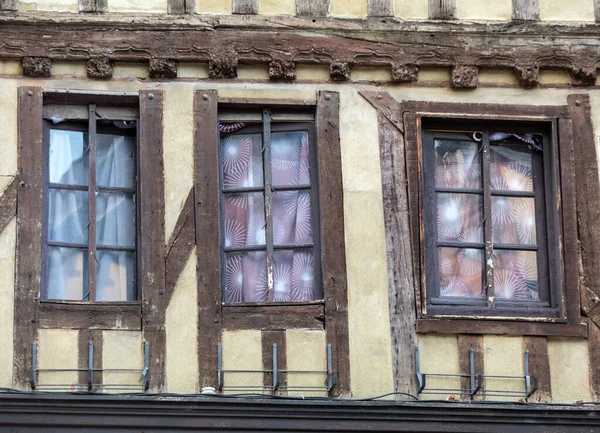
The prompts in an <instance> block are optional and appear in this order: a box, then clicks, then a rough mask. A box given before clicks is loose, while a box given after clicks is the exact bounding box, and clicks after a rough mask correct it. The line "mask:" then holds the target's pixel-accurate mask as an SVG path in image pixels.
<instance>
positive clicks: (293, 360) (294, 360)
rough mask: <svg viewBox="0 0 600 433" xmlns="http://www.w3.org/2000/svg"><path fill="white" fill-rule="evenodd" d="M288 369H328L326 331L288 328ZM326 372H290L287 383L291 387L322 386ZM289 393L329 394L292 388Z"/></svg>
mask: <svg viewBox="0 0 600 433" xmlns="http://www.w3.org/2000/svg"><path fill="white" fill-rule="evenodd" d="M285 342H286V353H287V369H288V370H296V371H300V370H305V371H315V370H321V371H326V370H327V343H326V341H325V332H324V331H317V330H309V329H288V330H287V331H286V333H285ZM324 382H325V374H324V373H322V372H321V373H289V374H288V375H287V384H288V386H290V387H297V386H304V387H309V386H310V387H322V386H323V383H324ZM288 395H293V396H298V395H303V396H321V397H323V396H327V392H318V391H315V392H306V391H302V392H298V391H293V389H290V390H289V391H288Z"/></svg>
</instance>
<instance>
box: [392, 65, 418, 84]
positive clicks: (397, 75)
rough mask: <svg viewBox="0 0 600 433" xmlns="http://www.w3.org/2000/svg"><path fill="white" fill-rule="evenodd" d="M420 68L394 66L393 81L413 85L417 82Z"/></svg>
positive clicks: (415, 66)
mask: <svg viewBox="0 0 600 433" xmlns="http://www.w3.org/2000/svg"><path fill="white" fill-rule="evenodd" d="M418 75H419V67H418V66H417V65H413V64H408V65H406V64H402V65H393V66H392V81H394V82H396V83H413V82H415V81H417V78H418Z"/></svg>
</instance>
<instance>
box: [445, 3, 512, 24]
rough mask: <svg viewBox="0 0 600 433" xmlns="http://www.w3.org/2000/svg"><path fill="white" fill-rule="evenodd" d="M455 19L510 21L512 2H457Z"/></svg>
mask: <svg viewBox="0 0 600 433" xmlns="http://www.w3.org/2000/svg"><path fill="white" fill-rule="evenodd" d="M456 18H457V19H460V20H510V19H512V0H494V1H481V0H457V2H456Z"/></svg>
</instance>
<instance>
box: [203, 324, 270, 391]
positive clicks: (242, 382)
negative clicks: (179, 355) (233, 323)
mask: <svg viewBox="0 0 600 433" xmlns="http://www.w3.org/2000/svg"><path fill="white" fill-rule="evenodd" d="M200 332H202V330H200ZM223 369H224V370H262V369H263V363H262V333H261V331H260V330H248V331H224V332H223ZM224 382H225V393H227V394H243V393H256V392H260V390H257V387H262V385H263V375H262V373H232V372H226V373H225V375H224ZM202 386H204V384H200V387H202ZM228 387H229V389H227V388H228ZM231 387H233V388H231Z"/></svg>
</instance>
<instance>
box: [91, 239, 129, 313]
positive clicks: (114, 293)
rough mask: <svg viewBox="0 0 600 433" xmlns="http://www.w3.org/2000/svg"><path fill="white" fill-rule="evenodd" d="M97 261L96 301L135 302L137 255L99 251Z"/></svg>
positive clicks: (124, 252)
mask: <svg viewBox="0 0 600 433" xmlns="http://www.w3.org/2000/svg"><path fill="white" fill-rule="evenodd" d="M96 259H97V262H96V300H97V301H133V300H135V254H134V253H132V252H129V251H108V250H98V251H97V252H96Z"/></svg>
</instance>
